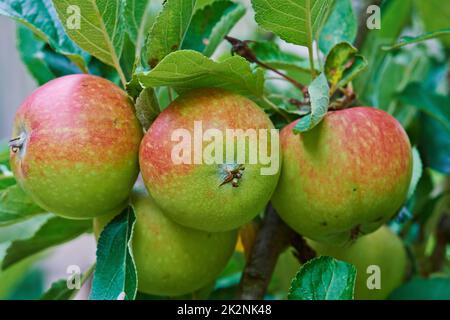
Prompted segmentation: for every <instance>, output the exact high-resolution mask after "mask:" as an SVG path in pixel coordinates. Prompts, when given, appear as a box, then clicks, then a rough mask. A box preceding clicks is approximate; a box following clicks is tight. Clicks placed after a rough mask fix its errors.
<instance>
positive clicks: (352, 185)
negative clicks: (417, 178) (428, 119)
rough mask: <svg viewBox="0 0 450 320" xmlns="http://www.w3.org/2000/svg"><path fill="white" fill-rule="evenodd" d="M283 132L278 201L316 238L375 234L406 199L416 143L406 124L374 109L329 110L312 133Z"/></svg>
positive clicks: (291, 220) (288, 217)
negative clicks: (408, 132) (412, 145)
mask: <svg viewBox="0 0 450 320" xmlns="http://www.w3.org/2000/svg"><path fill="white" fill-rule="evenodd" d="M296 123H297V122H294V123H292V124H290V125H288V126H287V127H285V128H284V129H283V130H282V131H281V134H280V141H281V149H282V168H281V176H280V181H279V183H278V186H277V189H276V190H275V193H274V195H273V197H272V203H273V206H274V207H275V208H276V210H277V211H278V213H279V214H280V216H281V218H282V219H283V220H284V221H285V222H286V223H287V224H288V225H289V226H291V227H292V228H293V229H294V230H295V231H297V232H298V233H300V234H302V235H304V236H305V237H308V238H310V239H313V240H316V241H321V242H326V243H330V244H341V245H342V244H345V243H348V242H349V241H351V240H354V239H356V238H357V237H358V236H359V235H363V234H367V233H370V232H373V231H374V230H376V229H377V228H379V227H380V226H381V225H382V224H384V223H385V222H386V221H387V220H388V219H389V218H391V217H392V216H393V215H395V214H396V212H397V211H398V210H399V209H400V208H401V206H402V204H403V203H404V201H405V198H406V195H407V191H408V187H409V184H410V180H411V175H412V154H411V145H410V142H409V139H408V136H407V134H406V133H405V131H404V129H403V128H402V126H401V125H400V123H399V122H398V121H397V120H396V119H395V118H393V117H392V116H391V115H389V114H388V113H386V112H384V111H382V110H379V109H375V108H370V107H355V108H350V109H345V110H340V111H332V112H329V113H328V114H327V115H326V116H325V118H324V119H323V121H322V122H321V123H320V124H318V125H317V126H316V127H315V128H313V129H312V130H310V131H308V132H306V133H302V134H294V133H293V130H292V129H293V128H294V126H295V125H296Z"/></svg>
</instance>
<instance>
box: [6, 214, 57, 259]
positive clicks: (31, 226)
mask: <svg viewBox="0 0 450 320" xmlns="http://www.w3.org/2000/svg"><path fill="white" fill-rule="evenodd" d="M51 217H53V214H51V213H47V214H40V215H37V216H34V217H31V218H28V219H26V220H23V221H19V222H16V223H13V224H7V225H5V226H0V243H5V242H12V241H16V240H21V239H27V238H30V237H31V236H33V235H34V234H35V233H36V232H37V231H38V230H39V229H40V228H41V227H42V225H43V224H44V223H46V222H47V220H48V219H50V218H51ZM0 260H1V259H0Z"/></svg>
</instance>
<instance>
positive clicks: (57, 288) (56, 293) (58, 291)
mask: <svg viewBox="0 0 450 320" xmlns="http://www.w3.org/2000/svg"><path fill="white" fill-rule="evenodd" d="M77 292H78V290H76V289H69V288H68V286H67V280H66V279H61V280H58V281H55V282H53V283H52V286H51V287H50V289H48V290H47V291H46V292H45V293H44V294H43V295H42V296H41V298H40V300H70V299H71V298H72V297H73V296H74V295H75V294H76V293H77Z"/></svg>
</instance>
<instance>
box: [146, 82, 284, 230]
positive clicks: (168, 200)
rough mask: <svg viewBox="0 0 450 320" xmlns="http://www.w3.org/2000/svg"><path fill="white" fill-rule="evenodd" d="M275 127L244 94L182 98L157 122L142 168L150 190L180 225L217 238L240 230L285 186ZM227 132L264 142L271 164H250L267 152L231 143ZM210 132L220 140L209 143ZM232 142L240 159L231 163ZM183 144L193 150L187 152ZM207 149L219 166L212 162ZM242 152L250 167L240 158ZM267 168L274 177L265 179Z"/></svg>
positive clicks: (216, 92)
mask: <svg viewBox="0 0 450 320" xmlns="http://www.w3.org/2000/svg"><path fill="white" fill-rule="evenodd" d="M273 128H274V127H273V124H272V122H271V121H270V119H269V118H268V117H267V115H266V114H265V113H264V112H263V111H262V110H261V109H260V108H259V107H258V106H257V105H256V104H255V103H253V102H252V101H251V100H249V99H247V98H245V97H242V96H240V95H237V94H234V93H231V92H227V91H224V90H220V89H197V90H193V91H190V92H188V93H186V94H183V95H181V96H179V97H178V98H177V99H176V100H175V101H173V102H172V103H171V104H170V105H169V107H168V108H166V109H165V110H164V111H163V112H162V113H161V114H160V115H159V116H158V118H157V119H156V120H155V122H154V123H153V124H152V126H151V127H150V129H149V131H148V132H147V133H146V135H145V137H144V139H143V140H142V143H141V148H140V156H139V162H140V167H141V172H142V176H143V178H144V182H145V185H146V187H147V189H148V191H149V192H150V194H151V195H152V197H153V198H154V199H155V202H156V203H157V204H158V206H160V207H161V209H163V210H164V212H165V213H166V214H167V215H168V216H169V217H170V218H172V219H173V220H174V221H176V222H177V223H180V224H182V225H184V226H188V227H191V228H194V229H199V230H204V231H213V232H217V231H227V230H231V229H235V228H237V227H239V226H241V225H243V224H245V223H246V222H248V221H250V220H251V219H252V218H254V217H255V216H256V215H257V214H258V213H260V212H262V211H263V209H264V207H265V205H266V204H267V202H268V201H269V200H270V197H271V196H272V193H273V191H274V189H275V187H276V184H277V182H278V176H279V165H280V159H279V146H278V133H277V132H276V130H273V131H272V130H271V129H273ZM228 129H231V130H238V129H241V130H243V132H246V130H248V129H249V130H252V129H253V130H254V132H257V134H258V136H257V137H258V141H257V142H258V143H261V142H262V141H264V140H263V139H262V137H264V138H265V139H267V144H263V146H264V147H267V151H268V153H267V155H268V156H269V157H270V164H265V163H264V162H263V161H261V155H260V154H257V155H258V158H257V161H254V163H251V161H249V160H250V159H251V156H252V155H253V156H256V155H255V154H254V153H255V152H256V151H258V152H263V150H264V148H259V147H257V150H253V148H251V147H250V146H251V144H250V143H249V141H250V140H247V142H246V143H245V144H242V145H239V143H237V142H236V141H237V140H236V139H234V140H233V141H231V140H226V137H227V132H229V130H228ZM180 130H181V131H180ZM264 130H265V132H264ZM180 132H181V133H183V134H184V136H183V139H182V138H180V137H181V135H180ZM207 132H209V133H210V134H211V133H214V134H215V136H214V137H211V136H210V137H209V142H208V141H206V140H208V139H207V138H205V137H206V136H207V135H208V134H207ZM202 133H204V134H203V135H202ZM273 134H275V135H276V136H273ZM186 135H187V138H185V136H186ZM192 137H193V138H192ZM202 139H203V140H202ZM226 141H231V142H230V145H229V149H230V150H235V156H234V157H229V158H227V157H226V156H227V153H226ZM182 143H184V144H183V145H185V146H186V143H187V148H184V149H181V148H180V145H182ZM217 143H218V147H217V148H214V149H213V151H211V150H210V149H209V148H210V147H211V145H213V146H217ZM241 146H243V147H244V148H241ZM179 148H180V149H179ZM180 150H181V151H180ZM208 150H210V151H211V153H210V154H211V155H213V156H214V157H215V158H214V159H213V160H214V161H211V162H207V161H206V160H207V158H206V157H205V155H208V154H209V153H208V152H207V151H208ZM239 150H243V152H242V151H241V154H244V155H245V159H244V160H245V161H242V160H243V159H240V160H239V158H238V157H237V156H238V155H239ZM178 151H180V152H178ZM174 154H175V158H176V159H175V160H176V161H175V160H174ZM180 155H181V156H180ZM228 155H230V154H228ZM249 156H250V157H249ZM179 157H181V158H182V160H183V161H180V159H179ZM266 169H271V172H270V173H269V174H267V172H266V173H264V174H263V172H264V170H266Z"/></svg>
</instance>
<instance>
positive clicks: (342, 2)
mask: <svg viewBox="0 0 450 320" xmlns="http://www.w3.org/2000/svg"><path fill="white" fill-rule="evenodd" d="M357 31H358V22H357V20H356V16H355V13H354V12H353V8H352V3H351V1H350V0H338V1H334V2H333V6H332V9H331V14H330V15H329V17H328V19H327V20H326V22H325V25H324V26H323V29H322V30H321V32H320V37H319V48H320V50H321V51H322V52H323V53H324V54H328V52H330V50H331V48H333V47H334V46H335V45H336V44H338V43H340V42H349V43H353V41H354V40H355V38H356V33H357Z"/></svg>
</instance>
